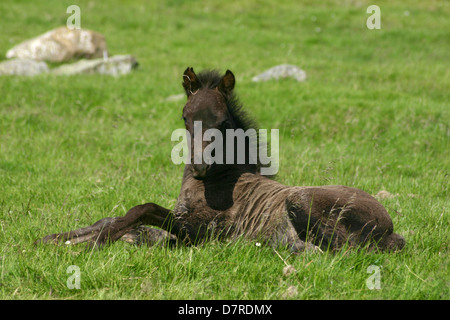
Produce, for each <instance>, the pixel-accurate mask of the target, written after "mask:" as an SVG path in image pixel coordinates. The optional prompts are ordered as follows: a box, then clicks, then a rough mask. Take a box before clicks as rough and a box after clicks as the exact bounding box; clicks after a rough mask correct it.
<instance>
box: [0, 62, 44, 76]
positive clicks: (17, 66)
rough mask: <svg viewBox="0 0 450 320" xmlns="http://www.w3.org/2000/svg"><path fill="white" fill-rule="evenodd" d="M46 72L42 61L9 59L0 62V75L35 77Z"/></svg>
mask: <svg viewBox="0 0 450 320" xmlns="http://www.w3.org/2000/svg"><path fill="white" fill-rule="evenodd" d="M48 71H49V69H48V66H47V64H46V63H45V62H43V61H34V60H31V59H11V60H6V61H2V62H0V75H17V76H35V75H37V74H40V73H44V72H48Z"/></svg>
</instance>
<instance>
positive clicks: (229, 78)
mask: <svg viewBox="0 0 450 320" xmlns="http://www.w3.org/2000/svg"><path fill="white" fill-rule="evenodd" d="M235 83H236V79H235V78H234V74H233V72H231V71H230V70H227V72H225V75H224V76H223V77H222V79H221V80H220V83H219V86H218V88H219V90H220V92H222V93H225V94H227V93H230V92H231V91H232V90H233V89H234V84H235Z"/></svg>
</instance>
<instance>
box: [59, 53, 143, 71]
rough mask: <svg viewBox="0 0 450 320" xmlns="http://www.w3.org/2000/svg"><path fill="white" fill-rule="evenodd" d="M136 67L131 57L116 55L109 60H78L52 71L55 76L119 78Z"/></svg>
mask: <svg viewBox="0 0 450 320" xmlns="http://www.w3.org/2000/svg"><path fill="white" fill-rule="evenodd" d="M137 66H138V62H137V61H136V58H135V57H134V56H132V55H116V56H112V57H109V58H101V59H92V60H84V59H83V60H80V61H78V62H75V63H71V64H64V65H61V66H59V67H57V68H55V69H53V70H52V73H53V74H56V75H74V74H106V75H112V76H119V75H122V74H127V73H129V72H131V70H132V69H134V68H136V67H137Z"/></svg>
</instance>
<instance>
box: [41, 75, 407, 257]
mask: <svg viewBox="0 0 450 320" xmlns="http://www.w3.org/2000/svg"><path fill="white" fill-rule="evenodd" d="M182 84H183V88H184V90H185V92H186V95H187V103H186V105H185V106H184V109H183V115H182V117H183V119H184V122H185V127H186V130H187V131H188V132H189V135H190V138H191V141H194V138H195V137H194V133H195V130H194V122H195V121H201V123H202V130H201V132H200V133H201V134H203V133H204V132H205V131H206V130H208V129H217V130H220V132H222V133H223V136H225V131H226V130H227V129H242V130H244V131H246V130H248V129H255V130H256V125H255V124H254V122H253V121H252V120H251V119H250V118H249V117H248V116H247V114H246V113H245V112H244V111H243V110H242V107H241V105H240V104H239V102H238V100H237V98H236V96H235V94H234V91H233V89H234V86H235V77H234V75H233V73H232V72H231V71H229V70H227V72H226V73H225V75H223V76H221V75H219V74H218V73H217V72H215V71H205V72H201V73H200V74H198V75H196V74H195V72H194V70H193V69H192V68H187V69H186V71H185V72H184V74H183V83H182ZM210 143H212V142H208V141H202V145H201V148H196V149H195V148H194V147H193V146H191V150H190V156H191V160H194V158H195V156H196V154H197V156H198V152H199V151H201V152H203V151H204V150H205V148H207V147H208V145H209V144H210ZM223 143H224V145H225V141H224V142H223ZM249 144H250V142H249V139H247V140H246V145H245V147H246V148H247V147H249ZM223 150H226V148H223ZM235 151H238V152H239V151H240V150H235ZM241 151H242V150H241ZM244 152H246V155H247V153H248V152H247V151H244ZM224 153H225V152H224ZM236 154H237V152H235V155H236ZM223 157H224V158H225V157H226V154H224V155H223ZM200 159H202V158H200ZM246 159H247V158H246ZM247 160H248V159H247ZM234 163H235V164H233V163H232V164H230V163H225V162H224V163H223V164H219V163H208V162H206V161H205V160H204V159H203V160H202V161H201V162H198V161H197V163H195V161H191V163H190V164H186V165H185V168H184V174H183V181H182V185H181V191H180V194H179V196H178V200H177V203H176V205H175V207H174V209H173V210H169V209H166V208H163V207H161V206H159V205H157V204H155V203H147V204H143V205H138V206H135V207H133V208H131V209H130V210H129V211H128V212H127V214H126V215H125V216H123V217H115V218H104V219H101V220H99V221H97V222H96V223H95V224H93V225H91V226H88V227H86V228H81V229H78V230H74V231H70V232H66V233H60V234H52V235H49V236H46V237H45V238H43V239H42V241H44V242H57V241H60V240H63V241H70V243H80V242H85V241H88V242H89V243H91V244H93V245H102V244H105V243H106V242H113V241H116V240H118V239H120V238H122V237H124V238H126V239H131V240H134V239H136V237H137V236H138V231H139V232H140V233H144V234H146V236H147V238H150V240H152V239H153V240H155V239H158V238H166V239H167V240H168V241H171V242H173V241H178V242H183V243H196V242H197V241H201V240H205V239H208V237H209V236H210V235H211V234H213V233H214V234H215V235H218V238H234V237H239V236H244V237H246V238H249V239H259V240H263V241H267V242H268V243H271V244H273V245H284V246H289V247H290V248H291V249H292V250H296V251H301V250H303V249H304V248H305V247H306V244H305V241H306V243H308V245H310V243H312V244H314V245H315V246H319V247H320V248H322V249H331V250H335V249H339V248H341V247H342V246H343V245H345V244H347V245H350V246H364V245H367V246H368V247H369V248H377V249H379V250H392V251H393V250H400V249H401V248H402V247H403V246H404V245H405V240H404V238H403V237H402V236H400V235H398V234H396V233H393V229H394V228H393V224H392V220H391V218H390V216H389V214H388V213H387V211H386V209H385V208H384V207H383V206H382V205H381V204H380V203H379V202H378V201H377V200H376V199H375V198H373V197H372V196H370V195H369V194H368V193H366V192H364V191H362V190H359V189H355V188H351V187H345V186H318V187H291V186H285V185H283V184H281V183H279V182H277V181H275V180H273V179H271V178H270V177H266V176H264V175H261V168H262V165H261V163H259V162H256V163H251V162H250V161H246V162H245V163H243V164H236V162H234ZM142 225H152V226H156V227H159V228H160V229H154V228H153V229H152V228H143V227H141V226H142ZM161 229H162V230H161ZM164 230H165V231H164ZM150 242H151V241H150Z"/></svg>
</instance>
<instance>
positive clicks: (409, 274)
mask: <svg viewBox="0 0 450 320" xmlns="http://www.w3.org/2000/svg"><path fill="white" fill-rule="evenodd" d="M337 2H338V1H331V0H329V1H323V2H321V4H319V3H318V2H317V1H312V0H310V1H302V2H298V3H297V2H296V1H282V0H279V1H264V0H260V1H256V0H249V1H175V0H171V1H143V0H141V1H138V0H131V1H119V0H114V1H102V2H100V1H97V2H95V1H75V0H70V1H65V0H64V1H60V0H51V1H17V0H3V1H1V2H0V13H1V20H0V30H1V31H0V48H1V49H0V56H1V57H3V58H1V57H0V59H2V60H3V59H5V58H4V57H5V54H6V51H7V50H8V49H9V48H11V47H12V46H13V45H15V44H17V43H19V42H21V41H23V40H25V39H27V38H30V37H33V36H36V35H39V34H41V33H44V32H45V31H47V30H50V29H52V28H55V27H58V26H61V25H64V24H65V23H66V20H67V18H68V16H69V15H68V14H67V13H66V8H67V7H68V6H69V5H71V4H78V5H79V6H80V8H81V26H82V27H83V28H86V29H92V30H96V31H98V32H101V33H103V34H104V35H105V36H106V39H107V43H108V47H109V50H110V53H111V54H122V53H130V54H134V55H135V56H136V57H137V59H138V61H139V63H140V66H139V68H138V69H137V70H136V71H135V72H133V73H132V74H129V75H127V76H123V77H119V78H113V77H108V76H97V75H90V76H88V75H85V76H81V75H80V76H71V77H57V76H52V75H42V76H37V77H32V78H27V77H5V76H4V77H0V226H1V229H0V268H1V271H0V298H1V299H449V298H450V294H449V284H450V276H449V265H448V263H449V244H450V243H449V235H450V228H449V217H448V209H449V204H450V203H449V202H450V194H449V175H450V153H449V150H450V137H449V133H450V128H449V123H450V114H449V110H450V106H449V101H450V74H449V61H450V55H449V52H450V42H449V39H450V19H449V18H448V17H449V16H450V5H449V3H448V2H446V1H419V0H417V1H377V2H376V4H377V5H378V6H379V7H380V8H381V29H380V30H369V29H368V28H367V27H366V19H367V18H368V17H369V16H370V14H367V13H366V9H367V7H368V6H369V5H371V4H374V3H373V2H369V1H351V0H348V1H340V2H341V4H337ZM281 63H290V64H296V65H298V66H300V67H301V68H303V69H304V70H305V71H306V73H307V75H308V79H307V81H305V82H303V83H297V82H295V81H292V80H282V81H279V82H274V81H272V82H265V83H253V82H252V81H251V78H252V77H253V76H254V75H256V74H258V73H260V72H262V71H264V70H265V69H267V68H269V67H272V66H274V65H277V64H281ZM188 66H192V67H194V69H195V70H196V71H199V70H201V69H203V68H217V69H219V70H220V71H222V72H224V71H225V70H226V69H230V70H232V71H233V72H234V74H235V75H236V77H237V87H236V90H237V92H238V94H239V96H240V99H241V101H242V102H243V104H244V105H245V108H246V109H247V110H248V112H249V113H250V114H252V115H254V117H255V119H256V120H257V121H258V122H259V124H260V127H261V128H267V129H270V128H278V129H280V171H279V173H278V178H277V179H278V180H279V181H280V182H283V183H285V184H287V185H325V184H343V185H348V186H353V187H357V188H361V189H363V190H365V191H367V192H369V193H371V194H373V195H375V194H377V193H378V192H379V191H380V190H387V191H388V192H390V193H391V194H392V197H391V198H386V199H382V200H380V201H381V202H382V203H383V204H384V205H385V206H386V208H387V209H388V211H389V213H390V215H391V217H392V219H393V221H394V226H395V230H396V232H398V233H400V234H402V235H403V236H404V237H405V238H406V241H407V245H406V248H405V249H404V250H403V251H402V252H400V253H395V254H392V253H390V254H387V253H383V254H382V253H367V252H356V251H351V250H350V251H349V250H343V251H341V252H337V253H329V252H325V253H318V252H315V253H311V252H310V253H305V254H301V255H291V254H290V253H289V252H288V251H287V250H283V249H280V250H277V252H275V251H274V250H273V249H272V248H268V247H264V246H257V245H256V243H254V242H248V241H243V240H242V241H238V242H237V243H231V242H230V243H218V242H211V243H208V244H204V245H200V246H196V247H181V248H176V249H167V248H148V247H146V246H143V247H137V246H132V245H129V244H127V243H123V242H118V243H114V244H112V245H111V246H108V247H106V248H104V249H102V250H94V251H92V250H86V249H85V248H84V246H83V245H80V246H44V245H39V246H34V245H33V242H34V241H35V240H36V239H38V238H40V237H42V236H45V235H47V234H50V233H55V232H60V231H67V230H70V229H75V228H79V227H83V226H86V225H89V224H91V223H93V222H94V221H96V220H98V219H100V218H102V217H106V216H119V215H123V214H125V212H126V211H127V210H128V209H129V208H131V207H132V206H134V205H137V204H141V203H145V202H155V203H158V204H160V205H162V206H164V207H173V205H174V204H175V201H176V197H177V195H178V192H179V189H180V186H181V175H182V170H183V168H182V167H181V166H176V165H174V164H173V163H172V162H171V158H170V154H171V149H172V147H173V146H174V145H175V143H174V142H172V141H171V140H170V136H171V133H172V131H173V130H174V129H177V128H181V127H182V126H183V122H182V121H181V120H180V116H181V110H182V106H183V104H184V101H166V100H165V99H166V97H168V96H170V95H173V94H178V93H181V92H182V88H181V80H182V78H181V75H182V73H183V71H184V70H185V69H186V67H188ZM286 264H289V265H292V266H293V267H294V268H295V270H296V271H295V272H293V273H291V274H290V275H285V274H283V268H284V267H285V265H286ZM70 266H77V267H78V268H79V271H80V276H81V278H80V289H70V288H69V287H68V286H67V281H68V279H69V278H70V277H71V276H72V273H68V272H67V271H68V268H69V267H70ZM370 266H375V267H376V268H378V269H377V270H379V273H378V276H379V277H378V279H379V280H380V282H379V289H373V290H371V289H370V288H369V287H368V286H367V281H369V282H370V279H373V278H370V277H371V276H374V274H371V273H368V268H369V267H370ZM369 270H370V269H369ZM69 280H70V279H69Z"/></svg>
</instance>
